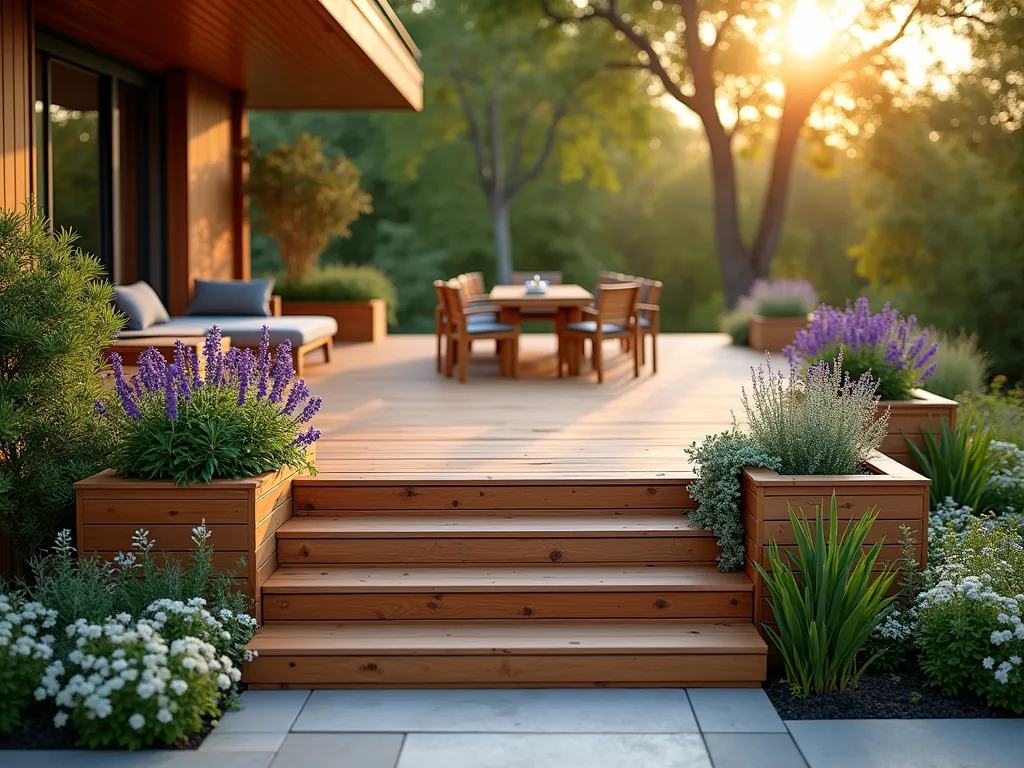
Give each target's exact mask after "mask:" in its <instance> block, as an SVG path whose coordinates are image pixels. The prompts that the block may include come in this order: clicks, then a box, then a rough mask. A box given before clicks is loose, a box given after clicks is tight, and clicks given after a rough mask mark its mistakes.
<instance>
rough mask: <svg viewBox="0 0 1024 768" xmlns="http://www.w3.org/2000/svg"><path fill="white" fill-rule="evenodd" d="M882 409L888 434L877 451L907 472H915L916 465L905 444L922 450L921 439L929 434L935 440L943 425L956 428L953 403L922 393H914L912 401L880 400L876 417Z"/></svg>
mask: <svg viewBox="0 0 1024 768" xmlns="http://www.w3.org/2000/svg"><path fill="white" fill-rule="evenodd" d="M886 409H888V411H889V432H888V434H887V435H886V437H885V440H884V441H883V442H882V446H881V448H880V449H879V450H880V451H881V452H882V453H884V454H885V455H886V456H888V457H890V458H892V459H895V460H896V461H898V462H899V463H900V464H903V465H905V466H908V467H910V468H911V469H917V468H918V464H917V459H916V458H915V457H914V454H913V451H912V450H911V449H910V447H909V446H908V445H907V442H908V441H909V442H911V443H913V444H914V445H915V446H917V447H918V448H919V449H922V450H923V449H924V445H925V443H924V435H926V434H931V435H933V436H934V437H935V438H936V439H938V437H939V436H940V435H941V434H942V424H943V422H945V423H946V424H948V425H949V426H950V427H951V428H952V427H955V426H956V409H957V402H956V400H949V399H947V398H945V397H939V396H938V395H935V394H932V393H931V392H928V391H926V390H923V389H915V390H914V399H912V400H883V401H882V402H881V403H879V404H878V412H879V413H880V414H881V413H883V412H884V411H885V410H886Z"/></svg>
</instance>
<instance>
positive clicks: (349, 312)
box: [281, 299, 388, 343]
mask: <svg viewBox="0 0 1024 768" xmlns="http://www.w3.org/2000/svg"><path fill="white" fill-rule="evenodd" d="M281 310H282V312H283V313H284V314H286V315H327V316H328V317H333V318H334V319H335V320H336V321H337V322H338V332H337V333H336V334H334V340H335V341H369V342H374V343H376V342H381V341H384V340H385V339H386V338H387V336H388V303H387V302H386V301H384V299H370V300H369V301H290V300H288V299H284V300H282V302H281Z"/></svg>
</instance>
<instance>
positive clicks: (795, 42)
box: [786, 0, 836, 56]
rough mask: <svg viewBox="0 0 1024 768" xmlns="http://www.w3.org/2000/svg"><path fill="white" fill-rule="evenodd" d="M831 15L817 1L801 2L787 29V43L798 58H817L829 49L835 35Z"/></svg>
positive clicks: (807, 0) (802, 0)
mask: <svg viewBox="0 0 1024 768" xmlns="http://www.w3.org/2000/svg"><path fill="white" fill-rule="evenodd" d="M835 31H836V30H835V27H834V26H833V21H832V19H831V18H829V15H828V14H827V13H826V12H825V11H823V10H822V9H821V8H820V7H819V6H818V3H817V2H816V1H815V0H799V2H798V3H797V6H796V8H795V9H794V11H793V15H792V16H791V17H790V19H789V25H788V27H787V29H786V41H787V43H788V45H789V48H790V50H791V51H793V53H795V54H797V55H798V56H816V55H817V54H819V53H821V52H822V51H823V50H824V49H825V48H827V47H828V45H829V43H830V42H831V40H832V36H833V35H834V34H835Z"/></svg>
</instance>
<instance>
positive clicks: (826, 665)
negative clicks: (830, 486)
mask: <svg viewBox="0 0 1024 768" xmlns="http://www.w3.org/2000/svg"><path fill="white" fill-rule="evenodd" d="M839 514H840V513H839V510H838V509H837V507H836V497H835V494H834V493H833V494H832V503H831V508H830V511H829V518H828V521H826V520H825V519H824V515H823V513H822V511H821V508H820V507H819V508H818V509H817V514H816V516H815V521H814V524H813V526H812V524H811V523H810V522H809V521H808V519H807V518H806V517H805V516H804V515H803V514H800V515H798V514H797V513H796V512H794V511H793V508H792V507H790V508H789V520H790V522H791V523H792V525H793V531H794V533H795V534H796V540H797V550H796V552H793V551H790V550H786V553H785V554H784V555H783V554H782V553H780V552H779V547H778V545H777V544H776V542H775V541H774V540H773V541H772V542H771V543H770V544H769V545H768V561H769V563H770V564H771V573H769V572H768V571H766V570H765V569H764V568H762V567H761V565H760V564H758V563H755V565H756V567H757V569H758V571H759V572H760V574H761V577H762V578H763V579H764V581H765V585H766V586H767V587H768V591H769V594H770V595H771V597H770V600H771V605H772V612H773V613H774V614H775V620H776V621H777V622H778V627H779V628H778V631H776V630H775V629H773V628H772V627H771V626H769V625H765V627H764V629H765V632H766V633H767V634H768V636H769V637H770V638H771V640H772V642H773V643H775V645H776V646H777V647H778V649H779V652H780V653H781V654H782V659H783V662H784V663H785V665H786V681H787V682H788V683H789V685H790V688H791V689H792V691H793V695H795V696H801V697H803V696H809V695H810V694H812V693H833V692H835V691H846V690H849V689H850V688H853V687H854V686H856V684H857V681H858V680H859V679H860V677H861V675H863V674H864V671H865V670H866V669H867V668H868V666H870V665H871V663H872V662H873V661H874V657H870V658H868V659H865V660H863V661H859V655H860V652H861V649H862V648H863V646H864V644H865V642H867V640H868V638H869V637H870V636H871V634H872V633H873V632H874V631H875V628H876V627H877V626H878V624H879V622H880V621H881V619H882V615H883V613H884V611H885V609H886V608H887V607H888V606H889V605H890V604H891V603H892V601H893V599H894V598H892V597H886V593H887V592H888V591H889V587H890V586H892V582H893V579H894V578H895V576H896V574H895V573H893V572H892V570H891V569H890V567H889V565H888V564H885V565H884V566H883V567H882V570H881V572H880V573H878V574H872V570H873V569H874V566H875V563H876V562H877V561H878V556H879V554H880V553H881V551H882V542H881V541H877V542H875V544H873V545H872V547H871V549H870V550H869V551H868V552H867V553H865V552H864V550H863V548H864V543H865V541H866V540H867V536H868V534H869V533H870V532H871V527H872V526H873V525H874V523H875V518H876V517H877V513H876V512H875V511H874V510H869V511H868V512H866V513H865V514H864V516H863V517H861V518H860V519H859V520H856V521H850V523H848V524H847V526H846V528H845V529H844V530H843V531H842V533H840V531H839ZM826 526H827V528H828V534H827V536H826V533H825V531H826Z"/></svg>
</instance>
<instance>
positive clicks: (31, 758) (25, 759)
mask: <svg viewBox="0 0 1024 768" xmlns="http://www.w3.org/2000/svg"><path fill="white" fill-rule="evenodd" d="M273 759H274V753H273V752H200V751H198V750H189V749H164V750H150V751H141V752H87V751H85V750H81V751H79V750H74V751H71V750H68V751H13V750H12V751H6V750H4V751H0V764H2V765H3V766H4V768H78V767H79V766H83V768H269V767H270V764H271V762H272V761H273Z"/></svg>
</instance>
